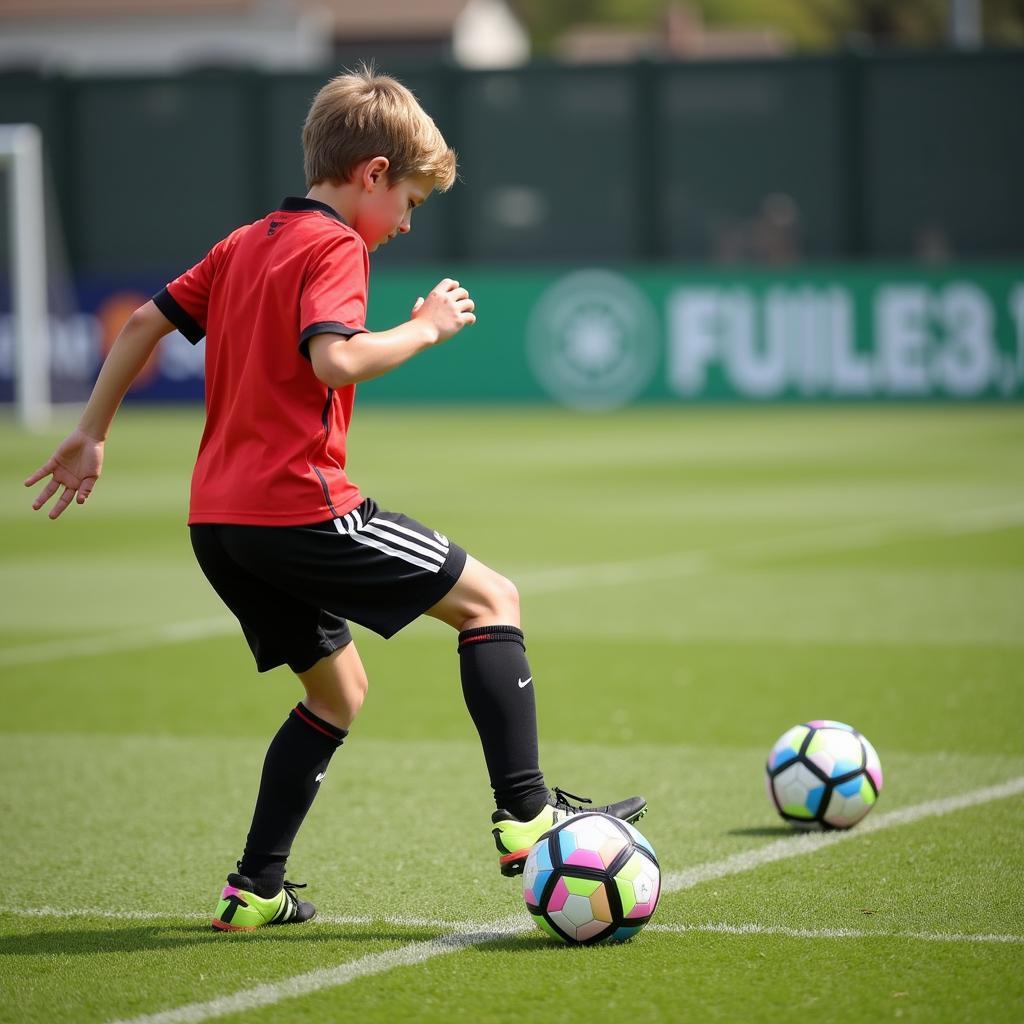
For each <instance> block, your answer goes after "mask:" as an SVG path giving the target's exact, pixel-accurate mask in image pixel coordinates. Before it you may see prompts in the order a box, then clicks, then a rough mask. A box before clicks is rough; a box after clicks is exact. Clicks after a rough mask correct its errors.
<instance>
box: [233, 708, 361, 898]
mask: <svg viewBox="0 0 1024 1024" xmlns="http://www.w3.org/2000/svg"><path fill="white" fill-rule="evenodd" d="M347 735H348V732H347V731H346V730H345V729H339V728H338V727H337V726H335V725H331V723H330V722H325V721H324V720H323V719H322V718H320V717H319V716H318V715H314V714H313V712H312V711H310V710H309V708H307V707H306V705H305V704H301V703H300V704H296V706H295V707H294V709H293V710H292V712H291V714H290V715H289V716H288V717H287V718H286V719H285V723H284V725H282V726H281V728H280V729H279V730H278V731H277V735H276V736H275V737H274V738H273V739H272V740H271V741H270V747H269V748H268V749H267V756H266V759H265V760H264V762H263V776H262V778H261V779H260V792H259V796H258V797H257V798H256V810H255V811H254V812H253V816H252V827H251V828H250V829H249V837H248V839H247V840H246V842H245V853H244V854H242V859H241V861H239V864H238V870H239V872H240V873H241V874H243V875H246V876H248V877H249V878H251V879H252V882H253V889H254V890H255V892H256V895H257V896H263V897H269V896H274V895H276V894H277V893H279V892H280V891H281V886H282V884H283V883H284V865H285V861H286V860H287V859H288V854H289V853H291V849H292V843H293V842H294V840H295V836H296V834H297V833H298V831H299V827H300V826H301V825H302V822H303V820H304V819H305V817H306V813H307V812H308V811H309V808H310V807H311V806H312V804H313V798H314V797H315V796H316V793H317V790H318V789H319V788H320V780H321V779H323V777H324V774H325V773H326V771H327V765H328V763H329V762H330V760H331V755H332V754H333V753H334V751H335V750H337V749H338V747H339V746H341V741H342V740H343V739H344V738H345V737H346V736H347Z"/></svg>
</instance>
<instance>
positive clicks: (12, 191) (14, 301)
mask: <svg viewBox="0 0 1024 1024" xmlns="http://www.w3.org/2000/svg"><path fill="white" fill-rule="evenodd" d="M0 168H4V169H6V171H7V173H6V174H5V175H4V177H5V178H6V179H7V189H6V191H7V205H8V209H9V224H10V268H11V313H12V317H13V326H14V353H13V354H14V366H13V371H14V401H15V407H16V410H17V418H18V421H19V422H20V423H22V424H23V425H24V426H25V427H28V428H29V429H32V430H38V429H42V428H44V427H45V426H46V425H47V423H48V422H49V419H50V409H51V402H50V367H49V353H50V345H49V335H48V332H49V314H48V306H47V269H46V268H47V262H46V216H45V212H44V203H45V200H44V191H43V180H44V178H43V145H42V134H41V132H40V131H39V128H38V127H37V126H36V125H34V124H5V125H0Z"/></svg>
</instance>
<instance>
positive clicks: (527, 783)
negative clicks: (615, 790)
mask: <svg viewBox="0 0 1024 1024" xmlns="http://www.w3.org/2000/svg"><path fill="white" fill-rule="evenodd" d="M427 614H428V615H432V616H434V617H435V618H438V619H441V620H442V621H443V622H447V623H448V624H449V625H450V626H453V627H454V628H455V629H457V630H458V631H459V661H460V666H461V671H462V692H463V695H464V696H465V699H466V706H467V707H468V708H469V713H470V715H471V716H472V718H473V723H474V724H475V725H476V727H477V731H478V732H479V733H480V740H481V743H482V744H483V748H484V759H485V760H486V762H487V770H488V772H489V774H490V777H491V786H492V787H493V789H494V799H495V803H496V804H497V806H498V810H497V811H495V812H494V814H493V816H492V818H491V823H492V825H493V826H494V827H493V828H492V829H491V833H492V835H493V836H494V841H495V845H496V846H497V848H498V854H499V857H498V862H499V867H500V869H501V873H502V874H503V875H516V874H520V873H521V872H522V870H523V865H524V864H525V862H526V855H527V854H528V853H529V850H530V847H532V846H533V844H534V843H535V842H536V841H537V839H539V838H540V836H541V835H542V834H543V833H544V832H546V831H547V830H548V829H549V828H551V826H552V825H554V824H556V823H557V822H558V821H560V820H562V819H563V818H565V817H568V816H569V815H572V814H577V813H579V812H580V811H583V810H595V811H603V812H604V813H605V814H611V815H612V816H614V817H616V818H620V819H622V820H624V821H637V820H639V819H640V818H641V817H642V816H643V815H644V813H645V811H646V809H647V801H646V800H644V799H643V797H639V796H635V797H630V798H628V799H626V800H620V801H619V802H618V803H614V804H606V805H604V806H601V807H581V806H580V805H579V804H578V803H572V802H570V800H569V799H567V797H568V796H569V794H566V793H563V792H562V791H561V790H559V789H557V788H556V789H555V792H554V793H553V794H552V793H550V792H549V790H548V787H547V784H546V783H545V781H544V776H543V774H542V773H541V770H540V765H539V758H538V750H537V746H538V745H537V709H536V702H535V700H534V693H533V691H534V682H533V672H532V671H531V669H530V666H529V663H528V662H527V660H526V645H525V642H524V640H523V633H522V631H521V630H520V628H519V595H518V593H517V591H516V588H515V587H514V586H513V585H512V583H510V582H509V581H508V580H506V579H505V578H504V577H502V576H500V575H499V574H498V573H496V572H494V571H493V570H491V569H488V568H487V567H486V566H485V565H482V564H481V563H480V562H478V561H476V560H475V559H473V558H467V560H466V567H465V569H464V570H463V573H462V575H461V576H460V577H459V580H458V582H457V583H456V584H455V586H454V587H453V588H452V589H451V590H450V591H449V592H448V594H447V595H446V596H445V597H444V598H443V599H442V600H441V601H440V602H439V603H438V604H436V605H435V606H434V607H433V608H431V609H430V610H429V611H428V613H427ZM573 799H575V800H583V802H584V803H588V804H589V803H590V801H589V800H585V799H584V798H582V797H575V798H573Z"/></svg>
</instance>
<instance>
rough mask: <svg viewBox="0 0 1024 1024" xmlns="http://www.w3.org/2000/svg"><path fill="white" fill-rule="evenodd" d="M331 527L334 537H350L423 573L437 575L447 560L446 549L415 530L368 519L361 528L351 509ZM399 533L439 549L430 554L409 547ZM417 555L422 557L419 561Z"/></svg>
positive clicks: (418, 548)
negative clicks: (337, 534)
mask: <svg viewBox="0 0 1024 1024" xmlns="http://www.w3.org/2000/svg"><path fill="white" fill-rule="evenodd" d="M334 526H335V529H336V530H337V531H338V533H342V534H345V535H346V536H348V537H351V539H352V540H354V541H355V542H356V543H357V544H363V545H365V546H366V547H370V548H376V549H377V550H378V551H383V552H384V554H386V555H390V556H391V557H392V558H400V559H402V561H404V562H408V563H409V564H410V565H415V566H418V567H419V568H421V569H426V570H427V572H432V573H436V572H440V570H441V567H442V566H443V565H444V563H445V559H446V558H447V557H448V548H447V547H442V546H441V545H440V544H439V543H436V542H434V541H433V540H430V539H429V538H427V537H424V536H423V535H422V534H419V533H416V531H415V530H410V529H408V528H407V527H404V526H399V525H398V524H397V523H391V522H388V521H387V520H384V519H371V520H370V521H369V522H368V523H365V524H364V523H363V520H362V517H361V516H360V515H359V511H358V510H357V509H353V511H351V512H349V513H347V514H346V515H345V516H343V517H342V518H341V519H335V520H334ZM403 533H404V534H408V535H409V536H410V537H414V538H415V539H416V540H417V541H421V542H423V543H424V544H427V543H429V544H431V545H433V546H434V547H438V548H441V551H432V550H431V549H430V548H428V547H421V546H420V545H419V544H413V543H412V541H410V540H407V539H406V538H405V537H403V536H401V534H403ZM368 534H373V535H374V536H368ZM421 555H422V556H423V557H419V556H421Z"/></svg>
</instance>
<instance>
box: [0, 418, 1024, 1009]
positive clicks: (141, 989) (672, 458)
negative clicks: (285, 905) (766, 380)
mask: <svg viewBox="0 0 1024 1024" xmlns="http://www.w3.org/2000/svg"><path fill="white" fill-rule="evenodd" d="M199 429H200V423H199V420H198V418H197V417H196V416H195V415H194V414H192V413H185V412H179V413H172V412H154V413H147V412H140V411H134V410H128V411H126V412H125V413H124V414H123V415H122V417H121V419H120V420H119V422H118V424H117V425H116V427H115V432H114V436H113V439H112V441H111V443H110V444H109V445H108V449H109V450H108V453H107V466H106V474H105V476H104V478H103V480H102V481H101V482H100V484H99V486H98V488H97V490H96V492H95V494H94V496H93V498H92V499H91V500H90V504H89V505H88V506H87V507H86V508H85V509H80V508H72V509H71V510H70V511H69V512H68V514H67V515H66V516H65V517H64V518H63V519H61V520H60V521H58V522H57V523H51V522H48V521H46V520H44V518H43V517H42V516H41V515H38V514H35V515H34V514H33V513H32V512H31V510H30V508H29V503H30V495H29V493H28V492H26V491H25V490H24V489H23V488H21V486H20V481H21V479H22V478H23V477H24V476H26V475H27V474H28V472H29V471H31V470H32V469H34V468H35V467H36V465H38V464H39V463H40V462H41V461H42V460H43V459H44V458H45V457H46V456H47V455H48V454H49V452H50V450H51V446H52V441H53V440H55V439H56V436H57V435H56V434H55V435H54V437H53V438H49V437H47V438H40V437H30V436H26V435H23V434H19V433H17V432H15V431H14V430H13V428H12V427H11V426H10V425H9V423H8V424H6V425H3V426H0V465H2V467H3V479H4V480H5V481H6V483H5V485H4V487H3V488H2V490H0V516H2V519H3V535H2V537H3V539H2V541H0V586H2V591H0V592H2V595H3V597H2V606H0V693H2V700H3V709H4V714H3V717H2V726H0V727H2V729H3V737H2V740H0V773H2V774H0V778H2V783H3V785H2V788H0V821H2V835H3V863H4V864H5V865H6V876H5V891H6V893H7V895H6V896H5V897H4V898H3V900H2V911H0V995H2V998H0V1021H10V1022H18V1024H22V1022H47V1024H57V1022H76V1024H77V1022H93V1021H96V1022H106V1021H114V1020H122V1021H123V1020H131V1021H143V1020H145V1021H151V1022H156V1021H160V1022H165V1024H170V1022H185V1021H189V1022H197V1021H203V1020H208V1019H212V1018H217V1019H224V1020H230V1021H235V1020H242V1019H243V1018H244V1019H245V1020H246V1021H247V1022H257V1024H258V1022H275V1024H277V1022H284V1024H291V1022H300V1021H302V1022H319V1021H324V1022H326V1021H337V1020H352V1021H360V1022H362V1021H371V1022H377V1021H379V1022H392V1021H398V1020H414V1021H446V1022H447V1021H467V1022H469V1021H488V1022H490V1021H495V1022H499V1021H500V1022H508V1024H513V1022H515V1024H522V1022H533V1021H559V1022H564V1021H602V1020H613V1019H620V1020H621V1019H632V1020H634V1021H679V1020H693V1021H719V1020H723V1021H726V1020H741V1019H742V1020H744V1021H750V1022H755V1024H756V1022H762V1021H763V1022H769V1021H771V1022H775V1021H777V1020H778V1019H779V1018H780V1017H781V1016H782V1015H783V1014H795V1013H801V1012H806V1013H807V1019H808V1020H815V1021H839V1020H844V1021H867V1020H877V1019H881V1020H889V1019H894V1018H901V1019H903V1020H914V1021H927V1022H931V1021H957V1022H961V1021H985V1022H1000V1021H1020V1020H1022V1019H1024V969H1022V968H1024V882H1022V868H1024V853H1022V842H1024V729H1022V725H1021V723H1022V719H1024V695H1022V684H1024V668H1022V665H1024V415H1022V414H1021V412H1020V411H1017V410H1013V409H984V408H973V409H938V408H914V409H880V408H874V409H842V410H840V409H820V408H819V409H799V410H782V409H775V410H727V409H721V410H707V411H679V410H646V411H634V412H629V413H624V414H618V415H613V416H606V417H578V416H572V415H569V414H563V413H556V412H552V411H543V410H539V409H538V410H519V411H505V412H494V411H486V410H479V409H460V410H447V411H438V410H427V409H421V410H404V411H397V410H384V409H381V408H380V407H367V408H364V409H363V410H361V413H360V416H359V417H357V420H356V429H355V431H354V434H353V438H352V448H353V451H354V453H355V454H354V457H353V458H352V461H351V464H350V469H351V470H352V473H353V476H354V477H355V479H357V480H358V481H359V482H360V483H361V485H362V486H363V489H364V491H365V492H366V493H368V494H372V495H373V496H374V497H376V498H378V500H380V501H381V502H382V504H384V505H385V506H387V507H390V508H393V509H399V510H402V511H406V512H408V513H410V514H412V515H415V516H416V517H417V518H419V519H422V520H423V521H425V522H427V523H429V524H430V525H431V526H435V527H437V528H438V529H439V530H442V531H443V532H445V533H447V534H448V535H449V536H451V537H452V538H453V539H454V540H456V541H458V542H460V543H461V544H462V545H463V546H465V547H467V548H468V549H469V550H470V551H472V552H473V553H474V554H476V555H477V556H478V557H480V558H481V559H482V560H484V561H486V562H488V563H489V564H491V565H493V566H494V567H495V568H497V569H499V570H501V571H503V572H505V573H506V574H508V575H510V576H511V577H512V578H513V579H515V580H516V581H517V583H518V584H519V586H520V590H521V593H522V595H523V603H524V619H525V621H524V628H525V629H526V632H527V640H528V645H529V653H530V658H531V667H532V668H533V670H534V673H535V680H536V683H537V690H538V702H539V708H540V714H541V739H542V754H543V764H544V767H545V771H546V773H547V776H548V780H549V782H552V783H556V784H558V785H561V786H564V787H565V788H566V789H569V790H571V791H573V792H576V793H583V794H584V795H588V796H593V797H595V798H597V799H599V800H600V801H602V802H603V801H606V800H608V799H613V798H617V797H619V796H622V795H626V794H627V793H631V792H643V793H644V794H645V795H646V796H647V797H648V799H649V801H650V807H651V810H650V813H649V815H648V816H647V818H645V819H644V821H643V823H642V830H643V832H644V834H645V835H646V836H647V837H648V838H649V839H650V840H651V842H652V843H653V844H654V846H655V849H656V850H657V852H658V855H659V858H660V860H661V864H662V870H663V873H664V881H665V892H664V895H663V897H662V901H661V905H660V907H659V909H658V912H657V914H656V916H655V918H654V921H653V922H652V924H651V925H650V926H649V928H648V929H647V930H646V931H645V932H643V933H642V934H641V935H640V936H638V937H637V938H636V939H635V940H634V941H633V942H631V943H629V944H627V945H624V946H620V947H609V948H604V947H597V948H591V949H566V948H561V947H558V946H556V945H554V944H553V943H552V942H550V941H549V940H548V939H546V938H545V937H544V936H543V935H542V934H541V933H540V932H539V931H537V930H536V929H534V928H533V926H532V924H530V922H529V920H528V918H527V917H526V915H525V911H524V910H523V908H522V903H521V897H520V894H519V886H518V883H517V882H513V881H510V880H507V879H502V878H501V877H500V876H499V875H498V872H497V868H496V862H495V855H494V850H493V845H492V841H491V837H490V834H489V827H488V826H489V813H490V810H491V806H490V803H489V790H488V788H487V785H486V776H485V774H484V770H483V760H482V756H481V754H480V751H479V747H478V745H477V741H476V738H475V734H474V732H473V729H472V726H471V723H470V721H469V717H468V715H467V714H466V712H465V710H464V707H463V704H462V699H461V693H460V688H459V682H458V667H457V659H456V656H455V649H454V648H455V642H454V636H453V635H452V634H451V633H450V632H449V631H447V630H446V628H445V627H443V626H441V625H439V624H437V623H434V622H425V623H417V624H415V625H414V626H412V627H410V628H409V629H408V630H407V631H405V632H404V633H403V634H401V635H400V636H399V637H397V638H396V639H394V640H392V641H389V642H387V643H385V642H383V641H381V640H379V639H378V638H376V637H374V636H373V635H370V634H367V633H366V631H363V630H357V631H356V635H357V642H358V644H359V646H360V648H361V650H362V654H363V658H364V661H365V662H366V665H367V668H368V671H369V673H370V678H371V689H370V696H369V699H368V701H367V704H366V707H365V709H364V712H363V714H362V716H361V717H360V719H359V721H358V722H357V723H356V726H355V728H354V729H353V731H352V735H351V737H350V739H349V740H348V742H347V743H346V745H345V747H344V748H343V749H342V750H341V751H340V752H339V754H338V756H337V757H336V758H335V760H334V762H333V763H332V767H331V772H330V777H329V779H328V780H327V781H326V782H325V783H324V787H323V789H322V792H321V795H320V797H319V799H318V801H317V803H316V805H315V806H314V808H313V811H312V813H311V815H310V818H309V820H308V821H307V825H306V827H305V829H304V831H303V833H302V834H301V836H300V838H299V841H298V844H297V847H296V850H295V852H294V855H293V858H292V862H291V865H290V875H291V877H292V878H295V879H297V880H300V881H308V882H309V883H310V889H309V890H307V891H308V893H309V895H310V897H311V898H312V899H313V900H314V901H315V902H316V903H317V904H318V906H319V908H320V914H321V916H320V917H319V919H318V920H317V921H315V922H313V923H311V924H309V925H306V926H302V927H300V928H282V929H269V930H265V931H263V932H259V933H256V934H254V935H251V936H225V935H221V934H215V933H213V932H211V931H210V930H209V928H208V918H209V916H210V913H211V911H212V910H213V907H214V904H215V901H216V897H217V894H218V892H219V888H220V886H221V885H222V884H223V878H224V875H225V873H226V872H227V871H228V870H232V869H233V864H234V860H235V858H236V857H237V856H238V854H239V852H240V844H241V842H242V840H243V839H244V835H245V830H246V827H247V825H248V820H249V816H250V813H251V810H252V803H253V799H254V796H255V786H256V782H257V779H258V772H259V767H260V764H261V762H262V758H263V754H264V751H265V748H266V743H267V741H268V739H269V737H270V736H271V735H272V734H273V732H274V731H275V730H276V728H277V726H278V725H279V723H280V721H281V720H282V719H283V717H284V715H285V713H286V712H287V710H288V708H289V707H290V706H291V702H293V701H294V700H295V699H296V697H297V696H298V690H297V687H296V685H295V684H294V682H293V681H292V679H291V677H290V676H289V675H288V673H287V672H286V671H282V670H278V671H276V672H273V673H270V674H269V675H268V676H262V677H259V676H257V675H256V673H255V670H254V668H253V666H252V663H251V659H250V656H249V654H248V650H247V649H246V648H245V646H244V643H243V642H242V640H241V638H240V636H239V635H238V634H237V631H236V629H235V627H234V625H233V623H232V621H231V620H230V619H229V618H228V617H227V616H226V613H225V612H224V611H223V610H222V608H221V606H220V605H219V604H218V602H217V600H216V599H215V597H214V595H213V594H212V592H211V591H210V590H209V589H208V587H207V585H206V583H205V581H204V579H203V578H202V576H201V574H200V572H199V570H198V568H197V567H196V566H195V565H194V563H193V560H192V555H191V551H190V549H189V545H188V538H187V531H186V529H185V526H184V519H185V508H186V496H187V481H188V473H189V470H190V466H191V457H192V454H193V452H194V449H195V445H196V442H197V440H198V435H199ZM822 717H827V718H838V719H841V720H845V721H849V722H851V723H853V724H854V725H856V726H857V727H858V728H859V729H861V730H862V731H863V732H864V733H865V734H866V735H867V736H869V737H870V738H871V740H872V741H873V743H874V744H875V746H876V748H877V749H878V751H879V754H880V755H881V759H882V764H883V767H884V768H885V772H886V785H885V789H884V791H883V793H882V797H881V799H880V801H879V805H878V807H877V808H876V809H875V810H874V811H873V812H872V814H871V815H870V816H869V817H868V818H867V819H866V820H865V822H864V823H862V824H861V825H860V826H858V827H857V828H855V829H853V830H852V831H851V832H849V833H843V834H841V835H840V837H839V838H838V839H836V835H838V834H834V835H832V836H825V837H821V836H810V837H806V836H803V837H802V836H799V835H795V834H790V833H789V831H788V830H787V829H785V828H784V827H783V826H782V825H781V823H780V821H779V819H778V818H777V816H776V815H775V813H774V811H773V810H772V809H771V808H770V807H769V805H768V802H767V800H766V798H765V795H764V791H763V784H762V771H763V762H764V758H765V755H766V753H767V751H768V749H769V747H770V746H771V744H772V743H773V741H774V740H775V739H776V737H777V736H778V735H779V734H781V733H782V732H783V731H784V730H785V729H786V728H787V727H789V726H790V725H792V724H794V723H796V722H799V721H804V720H807V719H810V718H822Z"/></svg>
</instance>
